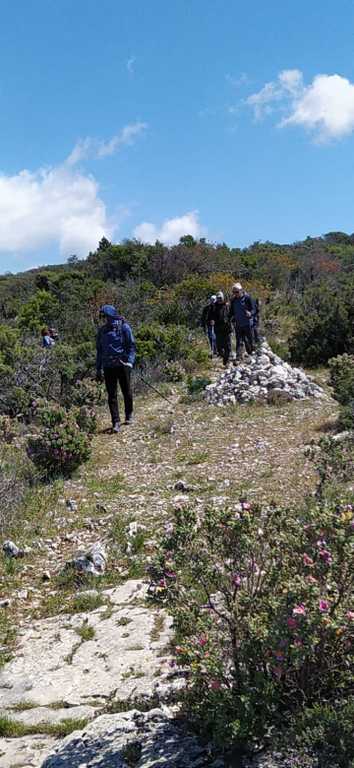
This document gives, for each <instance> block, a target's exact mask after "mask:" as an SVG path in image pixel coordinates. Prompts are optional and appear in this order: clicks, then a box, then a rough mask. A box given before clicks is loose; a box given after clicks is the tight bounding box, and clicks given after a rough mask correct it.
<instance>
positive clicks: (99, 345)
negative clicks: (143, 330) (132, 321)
mask: <svg viewBox="0 0 354 768" xmlns="http://www.w3.org/2000/svg"><path fill="white" fill-rule="evenodd" d="M96 350H97V355H96V369H97V372H98V373H100V372H101V370H102V368H116V367H117V366H118V365H119V364H120V362H121V361H123V362H124V363H131V365H134V363H135V341H134V336H133V334H132V330H131V327H130V325H129V324H128V323H126V322H125V320H124V318H123V317H117V319H115V320H113V321H111V322H108V323H106V325H103V326H102V328H100V329H99V331H98V333H97V339H96Z"/></svg>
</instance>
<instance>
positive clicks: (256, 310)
mask: <svg viewBox="0 0 354 768" xmlns="http://www.w3.org/2000/svg"><path fill="white" fill-rule="evenodd" d="M252 304H253V312H252V330H253V339H254V343H255V344H260V343H261V341H262V340H261V337H260V335H259V320H260V303H259V299H253V301H252Z"/></svg>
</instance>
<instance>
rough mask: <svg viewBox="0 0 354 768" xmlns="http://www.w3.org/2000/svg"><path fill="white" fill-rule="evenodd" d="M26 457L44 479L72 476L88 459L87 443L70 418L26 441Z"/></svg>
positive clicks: (64, 418) (88, 446) (87, 438)
mask: <svg viewBox="0 0 354 768" xmlns="http://www.w3.org/2000/svg"><path fill="white" fill-rule="evenodd" d="M27 454H28V456H29V458H30V459H31V460H32V461H33V463H34V464H35V465H36V466H37V467H39V468H40V469H41V470H43V471H44V473H45V475H49V476H50V475H58V474H60V475H66V476H67V475H71V473H72V472H73V471H74V470H75V469H77V467H78V466H79V465H80V464H82V462H84V461H87V459H88V458H89V456H90V441H89V437H88V435H87V434H85V432H82V431H81V430H80V427H79V425H78V424H77V422H76V421H75V420H74V418H73V416H72V414H70V413H68V414H66V415H65V417H63V419H62V420H61V422H60V423H57V424H55V425H53V426H45V427H43V429H42V431H41V432H40V433H39V434H36V435H32V436H31V437H29V438H28V441H27Z"/></svg>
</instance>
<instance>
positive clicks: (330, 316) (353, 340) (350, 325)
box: [290, 280, 354, 366]
mask: <svg viewBox="0 0 354 768" xmlns="http://www.w3.org/2000/svg"><path fill="white" fill-rule="evenodd" d="M353 287H354V286H353V282H352V280H346V281H343V282H342V283H339V284H338V285H337V286H336V287H335V288H334V286H333V285H327V284H325V283H323V282H322V283H320V284H318V285H315V286H314V287H311V288H309V289H308V290H306V291H305V293H304V295H303V297H302V298H301V300H300V302H299V306H298V312H297V318H296V331H295V333H294V334H293V336H292V338H291V340H290V352H291V355H292V358H293V359H294V360H296V361H299V362H302V363H304V364H305V365H310V366H311V365H318V364H320V363H326V362H327V361H328V360H329V358H331V357H334V356H337V355H342V354H343V353H344V352H349V353H350V352H354V304H353Z"/></svg>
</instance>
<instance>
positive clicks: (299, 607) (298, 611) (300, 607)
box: [293, 603, 306, 616]
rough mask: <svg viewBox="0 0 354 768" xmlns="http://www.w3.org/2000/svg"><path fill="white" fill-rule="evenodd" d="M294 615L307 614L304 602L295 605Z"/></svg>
mask: <svg viewBox="0 0 354 768" xmlns="http://www.w3.org/2000/svg"><path fill="white" fill-rule="evenodd" d="M293 616H306V608H305V606H304V604H303V603H300V604H299V605H295V606H294V608H293Z"/></svg>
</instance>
